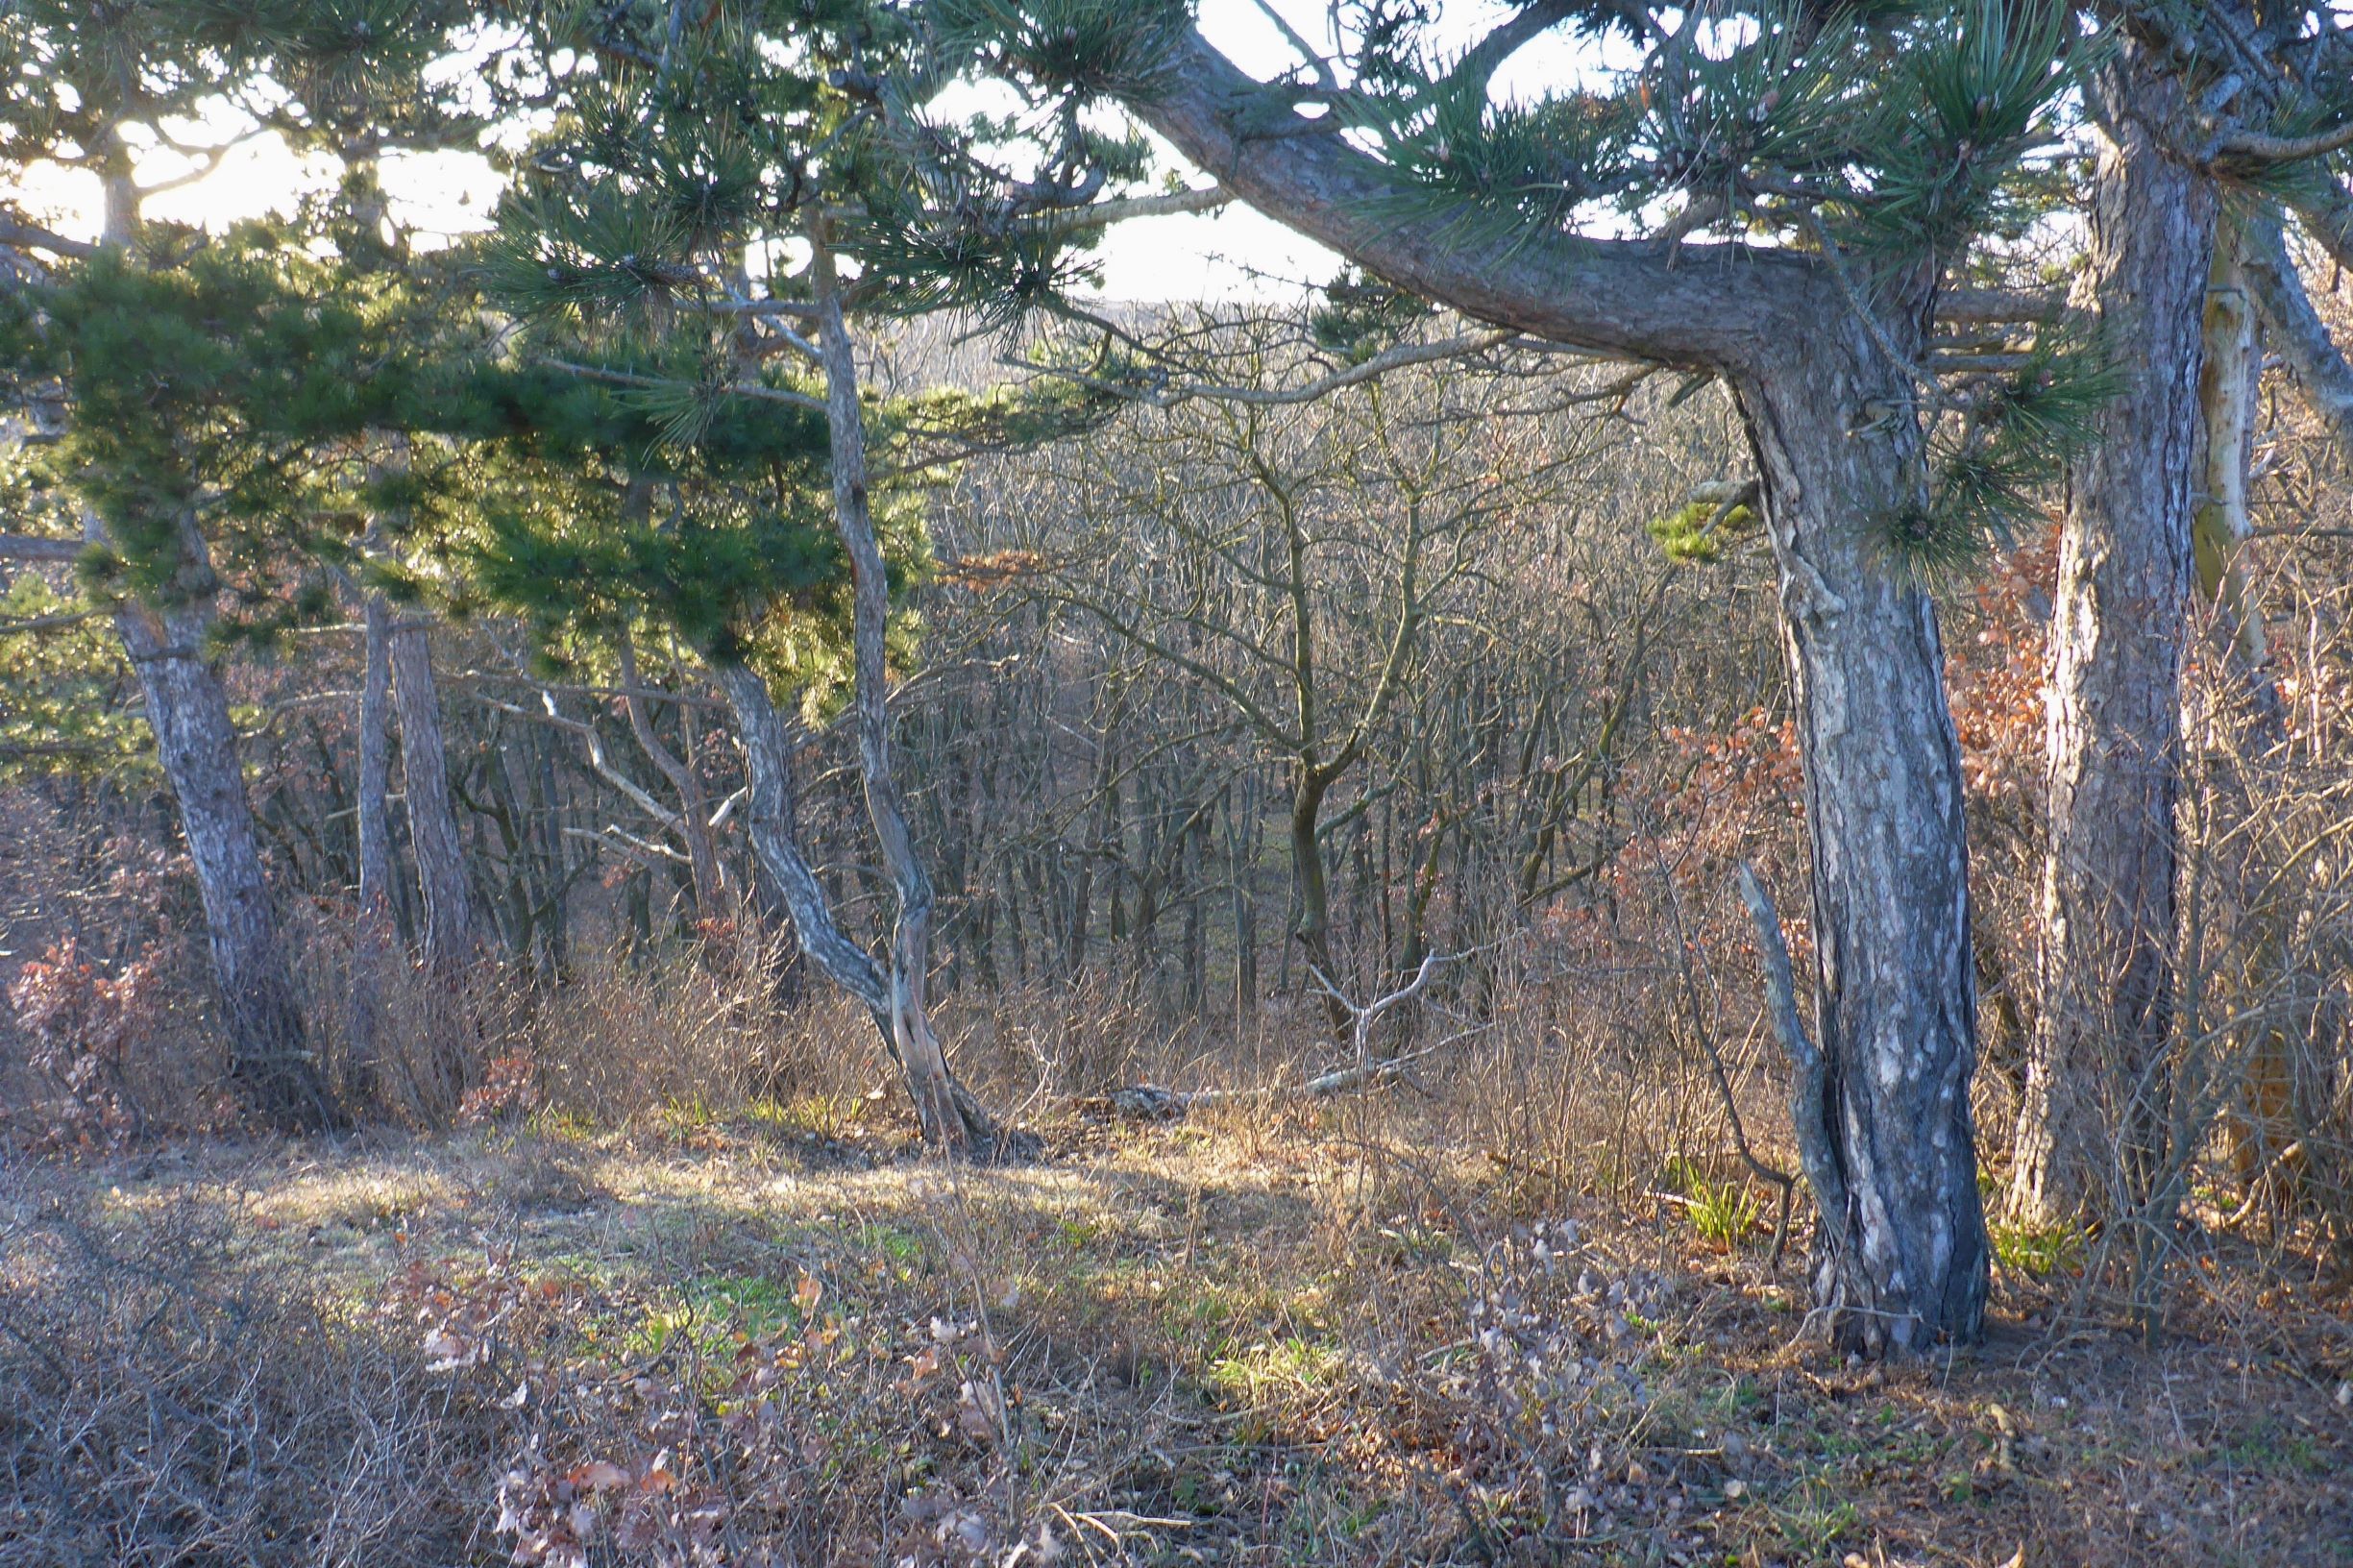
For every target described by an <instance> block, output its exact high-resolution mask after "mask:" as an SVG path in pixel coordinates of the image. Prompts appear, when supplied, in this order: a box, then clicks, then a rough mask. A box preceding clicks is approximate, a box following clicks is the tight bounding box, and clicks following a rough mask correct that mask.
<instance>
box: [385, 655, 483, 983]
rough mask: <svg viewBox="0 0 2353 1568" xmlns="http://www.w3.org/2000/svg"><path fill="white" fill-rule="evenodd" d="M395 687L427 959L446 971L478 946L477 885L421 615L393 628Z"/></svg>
mask: <svg viewBox="0 0 2353 1568" xmlns="http://www.w3.org/2000/svg"><path fill="white" fill-rule="evenodd" d="M391 648H392V691H393V698H394V700H395V701H396V702H397V703H398V705H399V707H400V713H401V783H402V789H403V793H404V795H405V796H406V798H407V801H408V842H409V847H410V848H411V850H412V851H413V852H414V853H415V855H416V857H417V885H418V890H419V891H420V892H421V893H422V894H424V896H425V961H426V962H427V963H428V964H429V965H430V966H432V968H434V969H436V970H438V971H440V972H441V973H444V974H449V973H453V972H455V971H456V970H458V969H460V968H464V967H465V966H466V965H468V964H470V963H472V962H473V961H474V959H475V958H476V957H477V956H478V953H479V951H480V943H481V937H480V934H479V933H480V927H479V926H478V924H477V923H476V921H475V918H474V890H473V887H472V885H471V884H470V883H468V881H467V880H466V856H465V841H464V839H463V837H462V836H461V835H460V833H459V830H458V826H457V809H456V807H455V806H453V804H452V803H451V800H450V761H449V753H448V750H447V749H446V748H445V747H444V746H443V745H442V739H441V699H440V697H439V695H438V694H437V693H436V692H435V690H434V687H433V648H432V643H431V641H430V638H429V634H428V630H427V625H426V624H425V623H424V622H422V621H417V620H412V619H405V618H404V619H402V620H398V621H395V622H394V623H393V625H392V628H391Z"/></svg>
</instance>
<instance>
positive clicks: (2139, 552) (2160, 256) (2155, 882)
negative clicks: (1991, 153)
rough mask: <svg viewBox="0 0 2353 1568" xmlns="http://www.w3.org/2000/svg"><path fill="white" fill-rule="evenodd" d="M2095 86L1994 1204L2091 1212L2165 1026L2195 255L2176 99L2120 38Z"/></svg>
mask: <svg viewBox="0 0 2353 1568" xmlns="http://www.w3.org/2000/svg"><path fill="white" fill-rule="evenodd" d="M2119 47H2120V51H2121V53H2120V60H2119V62H2118V64H2117V65H2116V66H2115V67H2114V68H2112V69H2108V70H2104V71H2103V72H2102V73H2101V80H2100V93H2099V96H2100V97H2102V98H2104V99H2105V113H2104V116H2103V117H2104V118H2105V120H2106V121H2107V127H2106V131H2105V134H2104V135H2102V138H2101V141H2100V147H2099V159H2098V164H2097V168H2096V172H2095V175H2094V178H2093V184H2092V201H2091V205H2090V208H2089V211H2088V212H2087V214H2086V215H2087V217H2088V219H2089V224H2088V233H2087V240H2088V243H2087V246H2086V261H2087V265H2086V267H2085V269H2084V273H2083V277H2082V280H2081V282H2080V283H2079V285H2078V286H2079V288H2080V290H2081V295H2080V299H2081V303H2082V305H2083V306H2085V307H2086V308H2088V309H2089V310H2090V311H2091V312H2092V313H2093V314H2094V315H2095V317H2096V320H2097V322H2098V326H2099V330H2100V331H2101V333H2102V335H2103V340H2104V341H2105V342H2106V343H2107V344H2108V345H2109V346H2110V348H2111V350H2112V352H2113V353H2114V355H2115V362H2116V369H2117V371H2118V374H2119V375H2120V378H2121V381H2122V384H2121V387H2120V391H2119V393H2118V395H2117V396H2115V397H2114V398H2113V399H2111V400H2110V401H2109V402H2108V403H2107V404H2105V405H2103V407H2102V408H2101V410H2100V412H2099V415H2098V421H2099V431H2098V439H2097V440H2096V442H2095V443H2093V445H2092V446H2091V447H2090V449H2089V450H2088V451H2087V453H2086V454H2085V455H2084V456H2083V458H2081V459H2080V460H2079V461H2078V463H2077V465H2076V468H2075V472H2074V475H2073V480H2074V482H2073V503H2072V505H2071V507H2070V508H2069V512H2068V517H2067V523H2066V527H2065V528H2064V530H2063V532H2062V533H2061V536H2060V545H2059V583H2058V599H2057V606H2056V613H2055V615H2054V617H2053V623H2052V627H2053V629H2052V669H2051V685H2050V697H2049V721H2048V756H2049V770H2050V772H2049V821H2050V826H2049V834H2050V848H2049V854H2048V858H2047V861H2046V864H2045V867H2044V874H2043V951H2042V992H2043V1003H2042V1009H2041V1012H2040V1015H2039V1019H2038V1026H2037V1029H2036V1032H2035V1036H2034V1039H2033V1040H2032V1041H2031V1042H2030V1043H2029V1046H2028V1051H2027V1058H2026V1079H2025V1096H2024V1101H2023V1103H2022V1107H2021V1110H2020V1115H2019V1127H2018V1138H2017V1144H2016V1149H2015V1153H2014V1158H2013V1162H2012V1167H2011V1180H2010V1202H2011V1205H2012V1207H2013V1209H2014V1210H2015V1211H2016V1212H2018V1213H2021V1214H2022V1215H2023V1216H2026V1217H2029V1218H2033V1219H2037V1220H2045V1221H2049V1220H2065V1219H2071V1218H2074V1217H2077V1216H2079V1215H2084V1214H2098V1215H2108V1214H2113V1213H2118V1212H2120V1211H2121V1210H2123V1209H2126V1208H2130V1207H2134V1206H2137V1205H2138V1204H2139V1203H2140V1202H2142V1201H2144V1200H2145V1198H2146V1197H2147V1196H2148V1195H2149V1192H2148V1185H2149V1183H2150V1182H2151V1181H2153V1180H2154V1179H2155V1176H2156V1172H2155V1168H2154V1167H2155V1164H2156V1162H2157V1161H2158V1160H2159V1158H2160V1150H2159V1149H2158V1148H2157V1147H2156V1146H2155V1145H2156V1141H2157V1139H2159V1137H2160V1133H2161V1128H2162V1124H2163V1099H2164V1084H2163V1082H2162V1078H2163V1063H2164V1058H2165V1052H2166V1045H2167V1041H2168V1039H2169V1036H2170V1034H2171V1032H2172V1026H2173V957H2172V951H2173V939H2174V929H2173V928H2174V884H2175V875H2174V872H2175V853H2174V845H2175V827H2174V806H2175V801H2176V797H2177V793H2178V778H2179V772H2180V764H2181V669H2182V638H2183V632H2184V627H2185V625H2186V616H2187V611H2188V600H2189V592H2190V567H2191V513H2192V508H2193V499H2194V498H2193V486H2194V476H2195V475H2196V473H2197V471H2198V469H2197V455H2198V447H2199V440H2200V429H2199V426H2200V415H2199V407H2198V369H2199V362H2200V357H2201V350H2200V342H2201V335H2202V323H2203V318H2204V313H2205V300H2206V279H2207V272H2208V267H2209V263H2210V258H2211V255H2212V250H2213V244H2214V227H2215V201H2214V195H2213V191H2212V188H2211V185H2210V184H2209V183H2208V182H2207V181H2206V180H2205V179H2203V178H2202V177H2200V176H2199V175H2197V174H2195V173H2194V172H2192V171H2191V170H2189V169H2186V168H2184V167H2183V166H2182V165H2181V164H2180V163H2178V162H2176V161H2175V160H2174V159H2172V158H2170V157H2169V156H2168V155H2167V154H2166V153H2165V151H2164V150H2163V149H2162V148H2161V147H2160V146H2159V145H2158V144H2157V141H2156V138H2155V137H2154V136H2153V135H2151V134H2150V132H2149V130H2148V129H2147V127H2148V126H2149V125H2151V124H2156V125H2164V124H2169V123H2171V118H2172V116H2173V115H2175V114H2176V113H2178V112H2179V110H2180V105H2179V104H2178V102H2177V101H2175V100H2178V98H2179V96H2180V89H2179V86H2178V85H2177V84H2176V83H2174V82H2173V81H2172V80H2171V79H2170V77H2169V75H2168V74H2167V73H2166V72H2165V71H2164V70H2163V69H2162V67H2161V65H2160V64H2159V63H2157V62H2152V61H2143V59H2142V57H2141V51H2140V47H2139V45H2138V44H2137V43H2135V42H2134V41H2132V40H2131V39H2129V38H2126V39H2124V40H2122V41H2121V42H2120V46H2119Z"/></svg>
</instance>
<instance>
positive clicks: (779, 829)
mask: <svg viewBox="0 0 2353 1568" xmlns="http://www.w3.org/2000/svg"><path fill="white" fill-rule="evenodd" d="M711 674H712V675H713V677H714V678H716V679H717V680H718V682H719V689H720V690H721V691H722V692H723V693H724V694H725V695H726V698H727V706H728V709H729V710H730V711H731V712H732V713H733V714H734V716H735V727H736V735H737V738H738V740H739V741H740V742H741V744H742V745H743V747H744V769H745V773H746V775H747V777H748V782H749V785H750V794H749V797H748V801H747V811H746V817H745V824H746V827H747V829H748V832H749V833H750V836H751V847H752V853H753V854H754V855H756V856H758V857H759V861H760V874H761V876H762V877H763V878H764V879H765V880H766V882H767V883H768V885H769V886H770V887H771V888H772V889H773V890H774V892H775V894H776V897H777V898H778V900H779V901H780V902H782V903H783V905H784V906H785V908H786V909H787V910H789V911H790V912H791V915H792V921H793V935H794V939H795V940H796V941H797V943H799V944H800V950H801V952H802V953H803V954H804V955H805V956H806V957H807V958H808V960H809V962H810V963H811V964H813V965H815V966H816V967H817V968H818V970H819V972H821V973H822V974H823V975H824V976H825V977H826V978H827V979H829V980H831V981H832V982H833V983H834V984H835V985H838V986H840V987H841V988H842V989H843V990H844V991H846V992H849V993H850V994H851V995H852V996H855V997H856V998H857V999H858V1000H859V1001H860V1002H861V1003H862V1004H864V1006H865V1008H866V1010H867V1013H868V1015H869V1016H870V1017H872V1018H873V1020H874V1028H875V1030H876V1031H877V1032H878V1033H879V1034H880V1035H881V1036H882V1044H883V1049H884V1050H886V1051H887V1052H889V1053H890V1056H891V1059H892V1060H893V1061H894V1062H896V1063H898V1064H899V1065H900V1069H901V1071H902V1072H904V1070H905V1060H904V1058H903V1057H902V1056H901V1055H900V1051H899V1043H898V1031H897V1030H896V1028H895V1027H894V1024H893V1021H892V1020H893V1012H894V1009H893V1002H892V987H891V981H890V978H889V976H887V975H886V974H885V973H884V972H883V970H882V969H881V968H879V967H877V966H876V965H875V963H874V960H873V959H872V958H871V957H870V955H869V954H868V953H867V950H866V949H865V948H864V947H861V946H859V945H858V944H857V943H854V942H852V941H850V940H849V939H848V938H847V937H846V936H844V935H843V934H842V928H841V927H840V925H838V924H837V923H836V922H835V920H834V918H833V906H832V904H831V903H830V902H829V901H828V900H827V899H826V897H825V890H824V888H823V886H822V885H821V884H820V883H819V882H818V880H817V873H816V872H815V871H813V870H810V869H809V861H808V857H807V856H806V855H804V854H802V853H801V848H800V840H799V837H798V835H797V833H796V832H795V830H794V823H793V738H792V734H791V729H790V726H789V725H788V724H787V723H786V722H785V718H784V716H783V715H782V714H781V713H779V712H777V711H776V703H775V699H774V698H772V697H771V696H770V695H769V690H768V682H767V681H765V680H763V679H762V678H761V677H760V675H759V674H757V673H756V672H754V671H751V670H748V669H747V668H745V667H744V666H743V665H740V664H732V663H726V662H722V661H717V660H715V661H713V662H712V665H711ZM948 1092H949V1093H950V1094H951V1095H953V1096H954V1098H955V1104H956V1108H957V1114H958V1118H959V1119H960V1120H961V1121H962V1122H964V1123H965V1124H966V1125H968V1126H972V1127H987V1128H993V1123H992V1122H991V1120H990V1117H989V1115H988V1113H987V1111H986V1110H984V1109H983V1108H982V1106H981V1105H980V1103H979V1102H978V1101H977V1100H975V1099H973V1098H972V1096H971V1094H970V1092H969V1091H968V1090H966V1089H965V1087H964V1085H963V1084H961V1083H959V1082H957V1081H956V1079H955V1078H954V1076H953V1075H952V1074H951V1075H950V1076H949V1078H948ZM918 1103H919V1104H920V1103H921V1102H918ZM991 1136H992V1137H997V1136H1000V1135H997V1134H995V1133H994V1132H993V1131H992V1135H991Z"/></svg>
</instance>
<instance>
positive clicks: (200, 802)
mask: <svg viewBox="0 0 2353 1568" xmlns="http://www.w3.org/2000/svg"><path fill="white" fill-rule="evenodd" d="M207 619H208V618H207V616H206V615H205V614H204V612H203V611H202V610H201V609H199V608H193V607H184V608H176V609H167V610H161V611H159V610H155V609H151V608H149V607H147V606H145V605H141V604H126V605H124V606H123V607H122V608H121V609H120V610H118V611H117V612H116V613H115V617H114V625H115V628H116V630H117V631H118V632H119V633H120V634H121V636H122V640H123V647H124V649H125V650H126V651H128V652H129V654H130V656H131V663H132V666H133V667H134V668H135V670H136V671H137V672H138V677H139V689H140V691H141V693H142V694H143V695H144V696H145V698H146V699H147V722H148V723H149V725H150V726H151V727H152V728H153V729H154V730H155V736H156V751H157V754H158V756H159V759H160V760H161V762H162V765H163V776H164V777H165V778H166V779H168V780H169V781H170V783H171V788H172V795H173V797H174V798H175V800H177V802H178V804H179V807H180V828H181V833H182V836H183V837H184V838H185V839H186V840H187V845H188V859H189V861H190V863H191V864H192V865H193V866H194V868H195V870H196V887H197V893H198V894H199V895H200V897H201V898H202V900H203V903H204V911H205V935H206V938H207V941H208V945H209V946H210V949H211V954H212V975H213V979H214V981H215V983H216V984H217V985H218V987H219V989H220V999H221V1015H222V1020H223V1022H224V1024H225V1025H226V1026H227V1031H228V1035H229V1048H230V1075H231V1077H232V1078H233V1080H234V1081H235V1083H236V1084H237V1086H238V1088H239V1090H241V1091H242V1092H243V1094H244V1096H245V1098H246V1099H247V1101H248V1102H249V1103H250V1104H251V1105H252V1106H253V1108H254V1110H255V1111H256V1112H257V1113H259V1114H260V1115H262V1116H263V1117H265V1118H266V1119H268V1120H269V1121H270V1122H271V1123H272V1124H274V1125H276V1126H280V1127H283V1128H287V1129H291V1130H300V1131H308V1130H315V1129H318V1128H323V1127H331V1126H334V1125H336V1124H338V1123H339V1122H340V1121H341V1119H342V1115H341V1112H340V1109H339V1108H338V1107H337V1105H336V1103H335V1099H334V1095H333V1094H332V1092H331V1090H329V1088H328V1084H327V1080H326V1077H325V1075H324V1074H323V1073H321V1072H320V1070H319V1064H318V1059H317V1057H316V1056H315V1055H314V1054H313V1053H312V1051H311V1048H310V1041H309V1037H308V1034H307V1032H306V1030H305V1028H304V1026H303V1015H302V1010H301V1008H300V1007H299V1006H298V1005H297V1004H296V1002H295V993H294V979H293V974H292V972H291V970H289V968H287V965H286V951H285V943H284V941H283V938H282V936H281V934H280V932H279V928H278V917H277V912H276V911H275V910H274V909H273V908H272V907H271V903H270V890H269V883H268V880H267V878H266V877H265V876H264V875H263V873H262V868H261V845H260V841H259V839H258V838H257V836H256V834H255V832H254V818H253V811H252V808H251V806H250V805H249V804H248V802H247V800H246V798H245V778H244V774H243V772H242V770H241V769H240V768H239V766H238V761H237V735H236V729H235V727H234V726H233V724H232V723H231V722H230V718H229V696H228V693H227V692H226V691H224V690H223V689H222V686H221V682H220V676H219V675H218V674H217V673H216V672H215V671H214V670H213V669H212V667H211V666H210V665H209V664H208V663H206V662H205V656H204V639H205V631H206V622H207Z"/></svg>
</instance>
